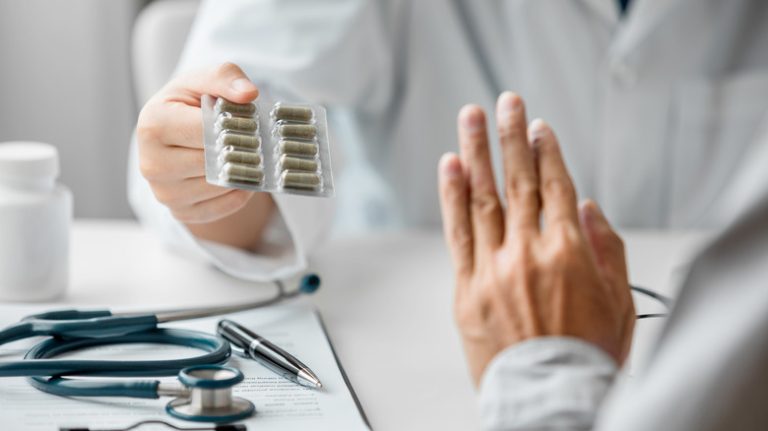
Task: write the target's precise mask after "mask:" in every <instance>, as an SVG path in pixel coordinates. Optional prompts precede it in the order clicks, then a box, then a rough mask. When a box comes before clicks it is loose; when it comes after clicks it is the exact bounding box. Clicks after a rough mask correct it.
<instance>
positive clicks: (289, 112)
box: [272, 103, 315, 123]
mask: <svg viewBox="0 0 768 431" xmlns="http://www.w3.org/2000/svg"><path fill="white" fill-rule="evenodd" d="M272 118H273V119H275V120H277V121H279V120H283V121H297V122H301V123H311V122H312V120H313V119H314V118H315V111H313V110H312V108H310V107H308V106H300V105H283V104H281V103H278V104H277V105H275V108H274V109H273V110H272Z"/></svg>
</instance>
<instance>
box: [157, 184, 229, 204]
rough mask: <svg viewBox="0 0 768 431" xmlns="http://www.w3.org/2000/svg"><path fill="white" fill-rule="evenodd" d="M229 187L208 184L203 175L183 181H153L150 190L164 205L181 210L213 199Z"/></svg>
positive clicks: (227, 190) (225, 191)
mask: <svg viewBox="0 0 768 431" xmlns="http://www.w3.org/2000/svg"><path fill="white" fill-rule="evenodd" d="M230 190H231V189H228V188H225V187H219V186H215V185H212V184H208V182H207V181H206V180H205V177H198V178H189V179H186V180H183V181H175V182H168V183H155V184H153V185H152V192H153V193H154V194H155V198H157V200H158V201H159V202H160V203H162V204H164V205H165V206H167V207H169V208H172V209H175V210H181V209H184V208H186V207H191V206H193V205H196V204H199V203H202V202H206V201H209V200H211V199H215V198H217V197H219V196H222V195H224V194H226V193H227V192H229V191H230Z"/></svg>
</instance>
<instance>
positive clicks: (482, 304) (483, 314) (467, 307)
mask: <svg viewBox="0 0 768 431" xmlns="http://www.w3.org/2000/svg"><path fill="white" fill-rule="evenodd" d="M492 302H493V301H492V300H491V299H490V298H489V296H488V295H487V294H485V293H484V292H483V290H476V291H475V292H473V293H472V294H470V295H463V296H461V297H458V296H457V298H456V301H454V305H453V317H454V320H455V321H456V323H458V324H459V326H463V327H477V326H478V325H484V324H485V322H486V321H487V320H488V318H489V316H490V315H491V307H492Z"/></svg>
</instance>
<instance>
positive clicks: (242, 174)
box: [219, 163, 264, 184]
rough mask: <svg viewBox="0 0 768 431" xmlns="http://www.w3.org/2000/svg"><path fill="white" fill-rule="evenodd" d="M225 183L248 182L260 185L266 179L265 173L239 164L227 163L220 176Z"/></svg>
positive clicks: (259, 169)
mask: <svg viewBox="0 0 768 431" xmlns="http://www.w3.org/2000/svg"><path fill="white" fill-rule="evenodd" d="M219 175H220V176H221V178H222V179H223V180H225V181H233V182H247V183H255V184H260V183H261V181H262V180H263V179H264V171H263V170H261V168H254V167H251V166H246V165H240V164H237V163H227V164H225V165H224V166H222V168H221V173H220V174H219Z"/></svg>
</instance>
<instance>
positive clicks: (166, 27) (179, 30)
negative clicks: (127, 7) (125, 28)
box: [132, 0, 200, 107]
mask: <svg viewBox="0 0 768 431" xmlns="http://www.w3.org/2000/svg"><path fill="white" fill-rule="evenodd" d="M199 4H200V2H199V1H198V0H160V1H154V2H152V3H150V4H149V5H148V6H147V7H146V8H144V10H142V11H141V13H140V14H139V16H138V17H137V18H136V23H135V24H134V28H133V41H132V45H133V46H132V56H133V78H134V85H135V91H136V101H137V102H138V104H139V107H141V106H143V105H144V103H146V101H147V100H148V99H149V98H150V97H152V95H153V94H155V93H156V92H157V91H158V90H159V89H160V88H162V86H163V85H165V83H166V82H168V79H169V78H170V77H171V74H172V73H173V71H174V69H175V68H176V64H177V63H178V61H179V57H180V56H181V51H182V50H183V48H184V43H185V42H186V40H187V35H188V34H189V30H190V28H191V27H192V23H193V21H194V20H195V14H196V13H197V8H198V6H199Z"/></svg>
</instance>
